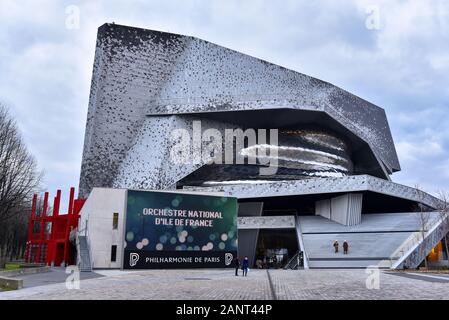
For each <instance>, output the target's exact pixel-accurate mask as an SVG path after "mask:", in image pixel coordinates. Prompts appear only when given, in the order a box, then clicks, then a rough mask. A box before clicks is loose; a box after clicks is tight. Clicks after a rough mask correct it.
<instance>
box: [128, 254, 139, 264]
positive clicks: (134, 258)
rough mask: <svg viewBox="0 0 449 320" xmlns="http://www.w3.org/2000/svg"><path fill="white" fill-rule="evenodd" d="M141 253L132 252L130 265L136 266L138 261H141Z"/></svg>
mask: <svg viewBox="0 0 449 320" xmlns="http://www.w3.org/2000/svg"><path fill="white" fill-rule="evenodd" d="M139 258H140V257H139V254H138V253H134V252H132V253H130V254H129V266H130V267H134V266H135V265H136V264H137V261H139Z"/></svg>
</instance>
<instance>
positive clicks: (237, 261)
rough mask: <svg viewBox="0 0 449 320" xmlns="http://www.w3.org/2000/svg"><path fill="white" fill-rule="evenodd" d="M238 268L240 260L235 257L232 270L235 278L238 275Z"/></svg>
mask: <svg viewBox="0 0 449 320" xmlns="http://www.w3.org/2000/svg"><path fill="white" fill-rule="evenodd" d="M239 267H240V260H239V258H238V257H235V259H234V268H235V276H236V277H237V276H238V275H239Z"/></svg>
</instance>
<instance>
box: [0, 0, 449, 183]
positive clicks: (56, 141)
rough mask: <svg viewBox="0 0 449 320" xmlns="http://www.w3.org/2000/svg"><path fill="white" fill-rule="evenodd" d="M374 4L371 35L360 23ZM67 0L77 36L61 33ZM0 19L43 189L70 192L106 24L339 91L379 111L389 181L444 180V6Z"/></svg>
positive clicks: (53, 9) (4, 84)
mask: <svg viewBox="0 0 449 320" xmlns="http://www.w3.org/2000/svg"><path fill="white" fill-rule="evenodd" d="M373 3H374V4H376V5H378V6H379V9H380V18H381V29H380V30H368V29H367V28H366V27H365V20H366V18H367V14H366V8H367V6H370V5H372V4H373ZM72 4H75V5H78V6H79V8H80V29H78V30H68V29H66V28H65V19H66V13H65V7H66V6H67V5H72ZM0 21H1V23H2V28H1V29H0V74H1V77H0V100H3V101H6V102H8V104H9V105H10V106H11V108H12V112H13V114H14V116H16V117H17V119H18V122H19V125H20V127H21V129H22V131H23V132H24V136H25V139H26V142H27V143H28V144H29V146H30V148H31V150H32V151H33V153H34V154H35V155H36V157H37V159H38V161H39V164H40V166H41V167H43V168H45V169H46V183H47V185H48V186H49V188H50V190H55V189H56V188H58V187H62V188H64V189H65V188H67V187H68V186H70V185H75V186H76V185H77V184H78V175H79V164H80V161H81V153H82V145H83V135H84V125H85V119H86V112H87V105H88V97H89V87H90V78H91V73H92V62H93V55H94V49H95V37H96V30H97V28H98V27H99V26H100V25H101V24H103V23H105V22H111V21H115V22H116V23H120V24H128V25H133V26H138V27H145V28H149V29H156V30H163V31H169V32H175V33H181V34H188V35H193V36H197V37H200V38H203V39H205V40H209V41H212V42H215V43H217V44H220V45H224V46H227V47H230V48H232V49H235V50H238V51H242V52H245V53H248V54H251V55H254V56H257V57H260V58H263V59H266V60H269V61H272V62H274V63H277V64H280V65H283V66H286V67H289V68H292V69H295V70H297V71H299V72H303V73H306V74H309V75H312V76H316V77H318V78H321V79H323V80H326V81H329V82H332V83H334V84H336V85H339V86H341V87H343V88H344V89H347V90H349V91H351V92H353V93H355V94H357V95H359V96H361V97H363V98H365V99H367V100H370V101H372V102H374V103H376V104H378V105H380V106H381V107H384V108H385V109H386V112H387V116H388V117H389V122H390V126H391V129H392V132H393V137H394V138H395V140H396V141H397V149H398V153H399V155H400V161H401V165H402V168H403V172H401V173H399V174H395V175H394V179H397V180H398V181H400V182H404V181H407V182H412V181H415V180H419V181H421V182H422V181H424V184H426V183H427V184H428V185H429V186H430V185H435V186H443V185H444V184H445V183H446V182H445V181H443V179H442V177H441V176H442V175H441V174H439V172H440V171H441V170H442V169H441V168H442V167H444V163H445V162H444V161H446V160H445V159H447V158H448V157H449V151H448V148H449V129H448V128H446V125H445V124H444V121H446V122H447V120H446V119H447V114H448V112H449V104H448V102H447V101H449V87H448V86H447V84H448V83H449V58H448V54H447V53H448V52H449V3H448V2H447V1H444V0H434V1H422V0H408V1H396V2H393V1H387V0H380V1H372V0H354V1H345V2H341V1H333V0H332V1H331V0H321V1H305V0H304V1H293V0H292V1H282V2H274V1H273V2H266V1H257V0H247V1H237V0H232V1H163V0H157V1H142V0H134V1H126V2H123V1H117V0H110V1H105V0H102V1H88V0H84V1H68V0H67V1H58V0H40V1H35V0H22V1H16V0H1V2H0ZM423 150H425V151H427V153H426V152H425V151H423ZM445 168H446V167H445ZM71 171H73V172H71ZM414 179H415V180H414ZM426 181H427V182H426Z"/></svg>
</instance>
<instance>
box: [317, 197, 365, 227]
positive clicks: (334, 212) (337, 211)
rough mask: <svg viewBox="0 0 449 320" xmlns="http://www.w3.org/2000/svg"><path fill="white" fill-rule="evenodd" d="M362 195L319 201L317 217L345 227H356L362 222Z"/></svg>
mask: <svg viewBox="0 0 449 320" xmlns="http://www.w3.org/2000/svg"><path fill="white" fill-rule="evenodd" d="M362 198H363V195H362V194H361V193H347V194H345V195H342V196H339V197H335V198H332V199H326V200H321V201H317V202H316V203H315V215H318V216H322V217H324V218H327V219H329V220H332V221H335V222H338V223H340V224H342V225H345V226H354V225H358V224H360V223H361V222H362Z"/></svg>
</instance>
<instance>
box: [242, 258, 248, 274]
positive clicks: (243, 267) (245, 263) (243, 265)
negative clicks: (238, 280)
mask: <svg viewBox="0 0 449 320" xmlns="http://www.w3.org/2000/svg"><path fill="white" fill-rule="evenodd" d="M248 267H249V260H248V257H245V259H243V262H242V270H243V276H244V277H246V276H247V275H248Z"/></svg>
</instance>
